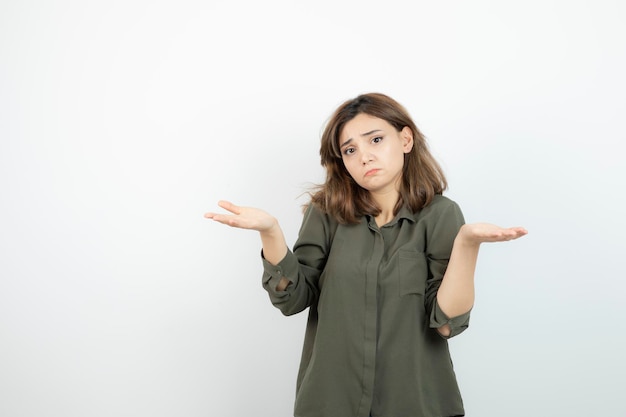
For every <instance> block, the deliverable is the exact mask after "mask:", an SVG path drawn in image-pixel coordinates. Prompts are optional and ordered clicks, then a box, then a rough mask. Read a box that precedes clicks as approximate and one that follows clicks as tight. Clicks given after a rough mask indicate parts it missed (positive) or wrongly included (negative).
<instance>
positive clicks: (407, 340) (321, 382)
mask: <svg viewBox="0 0 626 417" xmlns="http://www.w3.org/2000/svg"><path fill="white" fill-rule="evenodd" d="M463 223H464V219H463V214H462V213H461V210H460V209H459V207H458V205H457V204H456V203H455V202H453V201H452V200H450V199H448V198H447V197H444V196H441V195H437V196H435V198H434V200H433V201H432V202H431V203H430V204H429V205H428V206H427V207H425V208H424V209H422V210H420V211H419V212H416V213H412V212H411V211H410V210H409V209H408V208H407V207H403V208H401V210H400V211H399V212H398V214H397V215H396V216H395V217H394V219H393V220H392V221H391V222H389V223H388V224H385V225H384V226H382V227H378V225H377V224H376V221H375V219H374V218H373V217H372V216H364V217H363V218H362V220H361V222H360V223H359V224H355V225H342V224H338V223H337V221H336V220H334V219H333V218H332V217H331V216H329V215H328V214H325V213H323V212H322V211H320V210H319V209H318V208H316V207H314V206H312V205H311V206H309V207H308V208H307V210H306V212H305V215H304V220H303V223H302V226H301V228H300V232H299V236H298V239H297V241H296V243H295V245H294V247H293V251H288V253H287V255H286V256H285V258H283V259H282V260H281V262H280V263H279V264H278V265H272V264H270V263H269V262H267V261H266V260H263V264H264V274H263V287H264V288H265V289H266V290H267V292H268V293H269V296H270V299H271V301H272V303H273V304H274V305H275V306H276V307H277V308H279V309H280V310H281V311H282V312H283V314H285V315H291V314H295V313H298V312H301V311H303V310H305V309H306V308H308V309H309V313H308V314H309V315H308V322H307V328H306V332H305V339H304V347H303V351H302V359H301V364H300V369H299V373H298V379H297V386H296V402H295V411H294V416H295V417H369V415H370V412H371V415H372V416H373V417H444V416H459V415H464V410H463V403H462V400H461V395H460V393H459V388H458V385H457V382H456V377H455V374H454V370H453V366H452V361H451V359H450V353H449V350H448V342H447V340H446V338H444V337H442V336H441V335H440V334H439V332H437V330H436V329H437V328H439V327H441V326H443V325H444V324H448V325H449V326H450V328H451V334H450V337H452V336H455V335H457V334H459V333H460V332H462V331H463V330H465V329H466V328H467V326H468V324H469V312H468V313H466V314H464V315H462V316H459V317H454V318H449V317H446V315H445V314H444V313H443V312H442V311H441V309H440V308H439V306H438V304H437V300H436V296H437V291H438V289H439V286H440V284H441V280H442V279H443V275H444V273H445V271H446V267H447V265H448V261H449V259H450V253H451V251H452V245H453V242H454V238H455V237H456V234H457V233H458V231H459V228H460V227H461V226H462V225H463ZM282 277H286V278H287V279H288V280H289V281H291V284H290V285H289V286H288V287H287V288H286V289H285V290H284V291H276V286H277V284H278V283H279V281H280V280H281V278H282Z"/></svg>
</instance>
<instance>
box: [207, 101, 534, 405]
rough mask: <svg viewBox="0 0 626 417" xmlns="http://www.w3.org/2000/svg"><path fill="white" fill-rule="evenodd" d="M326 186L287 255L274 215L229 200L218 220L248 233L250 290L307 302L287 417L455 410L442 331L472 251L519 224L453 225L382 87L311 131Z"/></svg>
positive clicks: (464, 294)
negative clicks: (252, 267)
mask: <svg viewBox="0 0 626 417" xmlns="http://www.w3.org/2000/svg"><path fill="white" fill-rule="evenodd" d="M320 154H321V162H322V165H323V166H324V167H325V168H326V172H327V177H326V181H325V183H324V184H323V185H322V186H321V187H320V188H319V189H318V190H317V191H316V192H315V193H314V194H313V195H312V198H311V203H310V204H309V205H308V207H307V209H306V212H305V215H304V220H303V222H302V226H301V229H300V232H299V236H298V239H297V241H296V243H295V245H294V248H293V251H291V250H290V249H289V248H288V247H287V244H286V242H285V238H284V236H283V233H282V231H281V229H280V226H279V225H278V222H277V220H276V219H275V218H274V217H272V216H271V215H269V214H268V213H266V212H264V211H262V210H259V209H256V208H251V207H240V206H236V205H234V204H232V203H230V202H226V201H220V202H219V203H218V204H219V206H220V207H222V208H223V209H225V210H227V211H228V212H230V213H232V214H218V213H207V214H206V215H205V216H206V217H207V218H209V219H213V220H215V221H218V222H220V223H223V224H226V225H229V226H233V227H239V228H244V229H252V230H257V231H259V232H260V235H261V241H262V245H263V252H262V254H263V265H264V274H263V287H264V288H265V289H266V290H267V292H268V293H269V296H270V299H271V301H272V303H273V304H274V305H275V306H276V307H278V308H279V309H280V310H281V311H282V312H283V313H284V314H285V315H290V314H295V313H298V312H301V311H303V310H305V309H306V308H308V309H309V313H308V314H309V316H308V322H307V329H306V334H305V341H304V348H303V351H302V360H301V364H300V371H299V374H298V380H297V388H296V402H295V411H294V415H295V416H296V417H368V416H372V417H435V416H437V417H443V416H459V415H464V410H463V403H462V400H461V395H460V393H459V389H458V386H457V382H456V377H455V374H454V370H453V367H452V362H451V359H450V353H449V350H448V344H447V339H448V338H450V337H452V336H455V335H457V334H459V333H460V332H462V331H463V330H465V329H466V328H467V326H468V323H469V315H470V310H471V308H472V306H473V303H474V270H475V266H476V260H477V256H478V250H479V246H480V244H481V243H483V242H500V241H507V240H511V239H516V238H519V237H521V236H523V235H525V234H526V233H527V232H526V230H525V229H523V228H521V227H513V228H502V227H499V226H496V225H491V224H486V223H480V224H465V223H464V219H463V215H462V213H461V210H460V209H459V207H458V205H457V204H456V203H455V202H453V201H452V200H450V199H448V198H447V197H444V196H443V195H442V193H443V192H444V190H445V189H446V188H447V183H446V179H445V176H444V174H443V172H442V170H441V168H440V166H439V165H438V164H437V162H436V161H435V159H434V158H433V156H432V155H431V154H430V152H429V150H428V146H427V144H426V141H425V139H424V136H423V135H422V134H421V133H420V131H419V130H418V129H417V127H416V126H415V124H414V123H413V121H412V120H411V118H410V116H409V114H408V113H407V111H406V110H405V109H404V107H403V106H401V105H400V104H399V103H397V102H396V101H395V100H393V99H392V98H390V97H388V96H385V95H383V94H377V93H372V94H364V95H361V96H359V97H356V98H355V99H352V100H348V101H346V102H345V103H343V104H342V105H341V106H340V107H339V108H338V109H337V110H336V111H335V113H334V114H333V116H332V117H331V119H330V120H329V122H328V124H327V126H326V128H325V131H324V133H323V135H322V144H321V150H320Z"/></svg>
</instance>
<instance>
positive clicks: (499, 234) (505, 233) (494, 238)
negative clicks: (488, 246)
mask: <svg viewBox="0 0 626 417" xmlns="http://www.w3.org/2000/svg"><path fill="white" fill-rule="evenodd" d="M527 233H528V231H527V230H526V229H524V228H523V227H506V228H505V227H500V226H496V225H495V224H489V223H472V224H465V225H463V226H462V227H461V230H459V234H458V235H457V237H458V238H460V239H462V240H463V241H464V242H466V243H469V244H476V245H479V244H481V243H484V242H506V241H509V240H513V239H517V238H520V237H522V236H524V235H526V234H527Z"/></svg>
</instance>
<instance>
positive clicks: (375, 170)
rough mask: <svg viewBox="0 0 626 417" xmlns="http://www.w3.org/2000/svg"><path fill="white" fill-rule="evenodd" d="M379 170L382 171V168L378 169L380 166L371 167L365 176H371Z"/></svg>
mask: <svg viewBox="0 0 626 417" xmlns="http://www.w3.org/2000/svg"><path fill="white" fill-rule="evenodd" d="M378 171H380V169H378V168H374V169H370V170H369V171H367V172H366V173H365V176H366V177H369V176H371V175H374V174H376V173H377V172H378Z"/></svg>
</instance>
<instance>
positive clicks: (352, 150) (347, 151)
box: [343, 148, 354, 155]
mask: <svg viewBox="0 0 626 417" xmlns="http://www.w3.org/2000/svg"><path fill="white" fill-rule="evenodd" d="M353 153H354V148H346V149H344V150H343V154H344V155H352V154H353Z"/></svg>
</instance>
